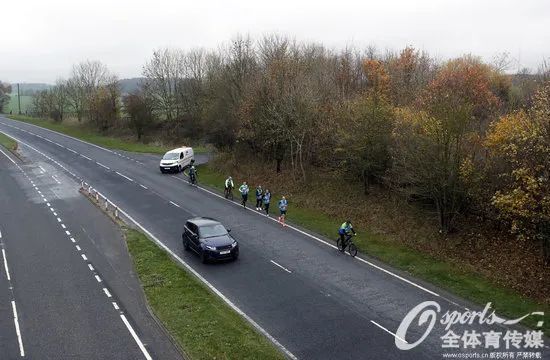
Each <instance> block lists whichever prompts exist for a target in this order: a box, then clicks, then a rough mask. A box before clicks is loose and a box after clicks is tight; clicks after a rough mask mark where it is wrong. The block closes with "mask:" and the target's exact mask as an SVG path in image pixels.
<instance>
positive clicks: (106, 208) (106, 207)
mask: <svg viewBox="0 0 550 360" xmlns="http://www.w3.org/2000/svg"><path fill="white" fill-rule="evenodd" d="M107 210H109V201H108V200H107V198H105V211H107Z"/></svg>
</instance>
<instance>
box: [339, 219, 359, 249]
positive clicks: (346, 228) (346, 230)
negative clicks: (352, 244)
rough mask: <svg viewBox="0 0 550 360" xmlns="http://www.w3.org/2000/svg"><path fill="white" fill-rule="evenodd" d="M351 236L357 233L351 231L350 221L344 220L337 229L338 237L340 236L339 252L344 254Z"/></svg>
mask: <svg viewBox="0 0 550 360" xmlns="http://www.w3.org/2000/svg"><path fill="white" fill-rule="evenodd" d="M351 234H353V235H356V234H357V233H356V232H355V230H354V229H353V225H351V220H346V222H344V223H343V224H342V225H340V228H339V229H338V235H340V241H341V242H342V250H340V251H342V252H344V249H345V248H346V245H347V242H348V240H349V239H350V238H351V236H352V235H351Z"/></svg>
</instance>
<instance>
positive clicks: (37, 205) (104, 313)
mask: <svg viewBox="0 0 550 360" xmlns="http://www.w3.org/2000/svg"><path fill="white" fill-rule="evenodd" d="M0 151H4V153H0V233H1V235H0V247H1V250H2V256H1V258H0V265H1V268H0V359H2V360H5V359H20V358H29V359H150V358H158V359H165V358H166V359H181V358H182V357H181V355H180V353H179V351H178V349H177V348H176V347H175V346H174V344H173V343H172V341H171V340H170V338H169V336H168V335H167V334H166V333H165V331H164V330H163V329H162V328H161V327H160V326H159V325H158V324H157V322H156V321H155V319H154V318H153V317H152V316H151V314H150V313H149V311H148V309H147V307H146V305H145V299H144V295H143V293H142V290H141V287H140V284H139V280H138V279H137V278H136V276H135V275H134V273H133V270H132V264H131V260H130V258H129V255H128V252H127V249H126V247H125V244H124V241H123V239H122V235H121V233H120V231H119V229H118V227H117V226H116V225H115V224H114V223H113V222H111V220H110V219H108V218H107V217H106V216H105V215H103V214H102V213H101V212H100V211H99V210H98V209H97V208H96V207H95V206H94V205H92V204H91V203H90V202H89V201H88V200H86V199H85V198H84V197H82V195H80V194H79V193H78V191H77V189H76V188H75V187H74V182H73V180H71V179H69V178H68V177H67V175H66V174H64V172H62V171H59V170H58V169H56V168H55V167H52V166H50V165H48V164H47V163H43V162H40V161H36V162H26V163H23V162H21V161H20V160H19V159H17V158H16V157H14V156H12V155H11V154H9V153H7V151H5V149H3V150H2V148H0ZM10 159H11V160H10Z"/></svg>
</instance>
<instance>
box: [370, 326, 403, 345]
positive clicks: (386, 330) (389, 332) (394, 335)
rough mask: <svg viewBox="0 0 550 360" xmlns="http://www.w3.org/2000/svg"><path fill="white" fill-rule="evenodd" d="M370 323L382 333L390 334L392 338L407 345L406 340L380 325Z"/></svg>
mask: <svg viewBox="0 0 550 360" xmlns="http://www.w3.org/2000/svg"><path fill="white" fill-rule="evenodd" d="M370 322H371V323H373V324H374V325H376V326H378V327H379V328H380V329H382V330H384V331H385V332H387V333H388V334H391V335H392V336H393V337H394V338H396V339H399V340H400V341H402V342H404V343H405V344H408V342H407V340H405V339H402V338H400V337H399V336H397V335H396V334H394V333H392V332H391V331H389V330H388V329H386V328H385V327H383V326H382V325H380V324H378V323H377V322H375V321H372V320H371V321H370Z"/></svg>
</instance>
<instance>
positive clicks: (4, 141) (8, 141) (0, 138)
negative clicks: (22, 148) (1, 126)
mask: <svg viewBox="0 0 550 360" xmlns="http://www.w3.org/2000/svg"><path fill="white" fill-rule="evenodd" d="M0 145H2V146H3V147H5V148H6V149H8V150H10V151H15V150H17V142H16V141H15V140H13V139H12V138H10V137H8V136H6V135H4V134H2V133H0Z"/></svg>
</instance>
